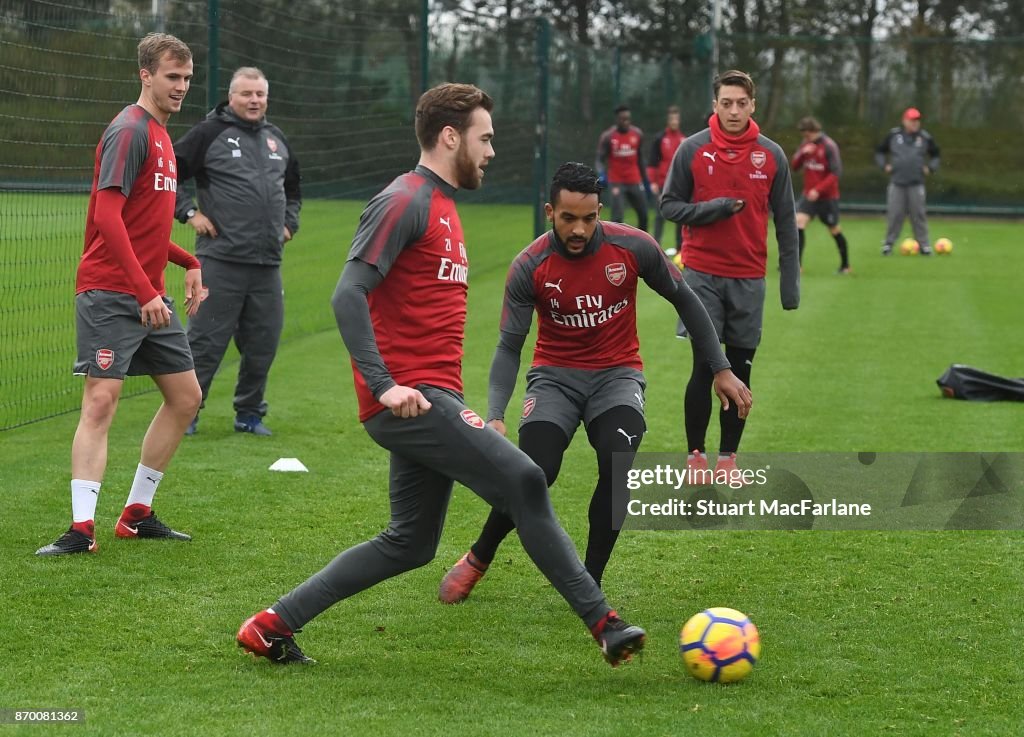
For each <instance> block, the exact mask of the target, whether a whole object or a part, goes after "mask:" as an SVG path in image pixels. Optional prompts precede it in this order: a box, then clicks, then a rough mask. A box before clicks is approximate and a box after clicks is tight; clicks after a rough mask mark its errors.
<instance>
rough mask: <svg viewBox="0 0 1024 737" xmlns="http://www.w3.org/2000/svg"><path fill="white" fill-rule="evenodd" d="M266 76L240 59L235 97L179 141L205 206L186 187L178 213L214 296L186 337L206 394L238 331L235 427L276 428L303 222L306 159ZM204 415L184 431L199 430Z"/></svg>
mask: <svg viewBox="0 0 1024 737" xmlns="http://www.w3.org/2000/svg"><path fill="white" fill-rule="evenodd" d="M267 93H268V83H267V79H266V77H265V76H264V75H263V73H262V72H261V71H260V70H259V69H256V68H255V67H242V68H240V69H238V70H237V71H236V72H235V74H234V76H233V77H232V79H231V86H230V88H229V92H228V101H227V102H226V103H221V104H220V105H218V106H217V107H216V108H215V109H214V110H212V111H211V112H210V113H209V114H208V115H207V116H206V119H205V120H203V121H201V122H199V123H197V124H196V125H195V126H194V127H193V128H192V129H191V130H189V132H188V133H186V134H185V135H184V136H182V138H181V139H179V140H178V141H177V142H176V143H175V144H174V155H175V157H176V158H177V166H178V182H179V183H181V182H184V181H185V180H187V179H195V183H196V191H197V196H198V208H197V207H196V205H195V204H194V203H193V200H192V198H191V196H190V195H189V194H188V193H187V192H186V190H185V187H181V186H179V187H178V195H177V204H176V207H175V216H176V217H177V218H178V219H179V220H180V221H181V222H187V223H189V224H190V225H191V226H192V227H193V228H194V229H195V231H196V256H198V257H199V260H200V261H201V262H202V264H203V277H204V282H205V285H206V287H207V288H208V289H209V298H208V299H207V300H206V303H205V304H204V305H203V309H202V310H200V313H197V315H196V316H195V317H194V318H192V319H191V320H189V324H188V339H189V344H190V345H191V347H192V354H193V358H194V360H195V366H196V376H197V377H198V379H199V385H200V387H202V390H203V402H204V406H205V401H206V397H207V395H208V394H209V391H210V384H211V383H212V382H213V376H214V374H215V373H216V372H217V368H218V367H219V366H220V362H221V360H222V359H223V357H224V352H225V351H226V350H227V347H228V344H229V343H230V342H231V339H232V338H234V339H235V345H236V346H237V347H238V352H239V353H240V354H241V357H242V360H241V365H240V366H239V370H238V383H237V385H236V386H235V398H234V409H235V430H237V431H238V432H249V433H253V434H255V435H270V434H271V433H270V430H269V429H267V426H266V425H264V424H263V417H264V416H265V415H266V413H267V403H266V401H265V400H264V392H265V390H266V386H267V376H268V374H269V372H270V365H271V363H273V360H274V355H275V353H276V352H277V345H278V341H279V340H280V337H281V329H282V327H283V325H284V292H283V289H282V285H281V255H282V252H283V250H284V244H285V242H287V241H288V240H290V239H291V238H292V237H293V236H294V235H295V233H296V231H297V230H298V229H299V210H300V208H301V207H302V193H301V189H300V184H299V181H300V177H299V164H298V161H297V160H296V158H295V156H294V154H293V152H292V150H291V148H290V147H289V145H288V141H287V139H286V138H285V137H284V134H283V133H282V132H281V131H280V130H279V129H278V128H277V127H276V126H274V125H272V124H271V123H269V122H268V121H267V119H266V111H267ZM198 420H199V416H198V415H197V416H196V418H195V420H193V421H192V424H191V425H190V426H189V429H188V430H187V431H186V434H188V435H192V434H194V433H195V431H196V426H197V424H198Z"/></svg>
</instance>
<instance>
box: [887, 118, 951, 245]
mask: <svg viewBox="0 0 1024 737" xmlns="http://www.w3.org/2000/svg"><path fill="white" fill-rule="evenodd" d="M875 163H876V164H878V166H879V168H881V169H882V170H884V171H885V173H886V174H888V175H889V176H890V179H889V188H888V190H887V191H886V198H885V206H886V208H885V209H886V217H887V220H888V225H887V227H886V231H885V241H883V243H882V255H883V256H888V255H889V254H891V253H892V244H893V243H895V242H896V239H897V238H898V237H899V234H900V230H901V229H902V228H903V220H904V218H905V217H906V216H907V215H909V216H910V226H911V227H912V228H913V230H914V238H915V239H916V240H917V242H918V243H919V244H920V246H921V255H922V256H931V254H932V248H931V246H930V245H929V244H930V243H931V241H929V240H928V218H927V215H926V214H925V191H924V180H925V178H926V177H927V176H928V175H929V174H931V173H932V172H934V171H935V170H936V169H938V168H939V147H938V145H937V144H936V143H935V139H934V138H932V137H931V135H930V134H929V133H928V131H926V130H922V129H921V111H920V110H918V109H917V108H914V107H908V108H907V109H906V110H905V111H903V124H902V125H901V126H899V127H897V128H893V129H892V130H890V131H889V133H888V135H886V137H885V140H884V141H882V142H881V143H880V144H878V148H876V149H875Z"/></svg>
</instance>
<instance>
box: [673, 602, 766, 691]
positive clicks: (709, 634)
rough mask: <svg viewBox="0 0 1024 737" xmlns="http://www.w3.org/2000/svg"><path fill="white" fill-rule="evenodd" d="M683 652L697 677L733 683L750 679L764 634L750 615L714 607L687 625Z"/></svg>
mask: <svg viewBox="0 0 1024 737" xmlns="http://www.w3.org/2000/svg"><path fill="white" fill-rule="evenodd" d="M679 652H680V654H681V655H682V656H683V663H685V664H686V670H687V672H688V673H689V674H690V675H691V676H693V677H694V678H697V679H699V680H701V681H712V682H714V683H733V682H735V681H739V680H741V679H743V678H746V677H747V675H748V674H749V673H750V671H751V670H753V668H754V664H755V663H756V662H757V659H758V658H759V657H761V636H760V634H758V631H757V627H755V626H754V623H753V622H751V621H750V619H748V618H747V615H746V614H743V613H742V612H738V611H736V610H735V609H728V608H726V607H712V608H711V609H705V610H704V611H702V612H700V613H698V614H694V615H693V616H692V617H690V619H688V620H687V622H686V624H684V625H683V630H682V632H681V633H680V635H679Z"/></svg>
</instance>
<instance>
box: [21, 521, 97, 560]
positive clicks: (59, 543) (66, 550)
mask: <svg viewBox="0 0 1024 737" xmlns="http://www.w3.org/2000/svg"><path fill="white" fill-rule="evenodd" d="M98 549H99V546H98V545H96V540H95V539H94V538H91V537H89V536H88V535H86V534H85V533H84V532H79V531H78V530H76V529H74V528H72V527H69V528H68V531H67V532H65V533H64V534H63V535H61V536H60V537H58V538H57V539H56V540H55V541H54V542H52V543H50V544H49V545H44V546H43V547H41V548H39V550H37V551H36V555H68V554H70V553H95V552H96V551H97V550H98Z"/></svg>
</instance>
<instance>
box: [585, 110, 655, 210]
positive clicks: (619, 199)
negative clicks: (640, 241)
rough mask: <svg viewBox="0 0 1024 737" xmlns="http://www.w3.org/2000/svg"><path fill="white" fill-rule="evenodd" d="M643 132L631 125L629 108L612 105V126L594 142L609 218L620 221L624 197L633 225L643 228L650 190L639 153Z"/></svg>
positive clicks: (624, 205) (623, 208) (624, 206)
mask: <svg viewBox="0 0 1024 737" xmlns="http://www.w3.org/2000/svg"><path fill="white" fill-rule="evenodd" d="M643 145H644V132H643V131H642V130H640V129H639V128H637V127H636V126H635V125H633V124H632V117H631V115H630V112H629V108H628V107H626V106H625V105H619V106H618V107H617V108H615V125H613V126H612V127H611V128H609V129H608V130H606V131H605V132H604V133H602V134H601V137H600V138H599V139H598V141H597V168H598V169H599V170H600V171H603V172H604V173H605V176H606V177H607V179H608V187H609V189H610V190H611V200H612V203H611V204H612V220H614V221H615V222H617V223H621V222H622V221H623V219H624V217H625V214H626V202H625V201H626V200H629V204H630V205H632V206H633V209H634V210H636V217H637V225H638V226H639V227H640V230H647V196H646V190H648V189H650V186H651V185H650V183H649V182H648V181H647V170H646V168H645V167H644V156H643V150H642V149H643Z"/></svg>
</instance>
